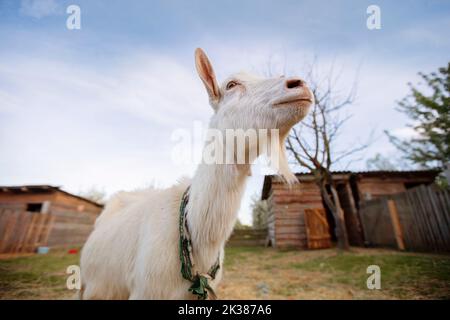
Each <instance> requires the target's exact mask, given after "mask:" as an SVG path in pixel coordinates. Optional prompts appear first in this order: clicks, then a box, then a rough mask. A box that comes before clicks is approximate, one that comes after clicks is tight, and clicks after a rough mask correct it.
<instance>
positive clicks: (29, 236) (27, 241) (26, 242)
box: [20, 213, 38, 252]
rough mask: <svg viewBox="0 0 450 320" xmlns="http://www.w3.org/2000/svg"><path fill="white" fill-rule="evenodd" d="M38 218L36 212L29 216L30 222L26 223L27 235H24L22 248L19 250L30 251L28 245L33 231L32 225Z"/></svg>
mask: <svg viewBox="0 0 450 320" xmlns="http://www.w3.org/2000/svg"><path fill="white" fill-rule="evenodd" d="M37 219H38V214H37V213H33V215H32V217H31V222H30V224H29V225H28V230H27V235H26V237H25V240H24V242H23V245H22V248H21V250H20V252H31V251H32V250H31V245H30V241H31V239H32V236H33V232H34V227H35V224H36V221H37Z"/></svg>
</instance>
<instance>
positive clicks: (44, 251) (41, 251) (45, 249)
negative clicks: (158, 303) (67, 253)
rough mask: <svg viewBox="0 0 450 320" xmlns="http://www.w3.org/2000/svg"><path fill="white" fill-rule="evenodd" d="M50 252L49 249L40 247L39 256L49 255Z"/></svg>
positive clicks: (38, 249)
mask: <svg viewBox="0 0 450 320" xmlns="http://www.w3.org/2000/svg"><path fill="white" fill-rule="evenodd" d="M49 251H50V248H49V247H38V248H37V253H38V254H47V253H48V252H49Z"/></svg>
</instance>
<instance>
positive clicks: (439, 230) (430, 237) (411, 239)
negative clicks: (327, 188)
mask: <svg viewBox="0 0 450 320" xmlns="http://www.w3.org/2000/svg"><path fill="white" fill-rule="evenodd" d="M360 214H361V220H362V221H363V224H364V230H365V237H366V241H368V243H369V244H371V245H377V246H394V247H398V248H400V249H406V250H413V251H450V191H448V190H438V189H436V188H434V187H432V186H419V187H416V188H413V189H409V190H408V191H406V192H403V193H400V194H396V195H392V196H385V197H381V198H379V199H375V200H370V201H366V202H365V203H363V205H362V207H361V210H360Z"/></svg>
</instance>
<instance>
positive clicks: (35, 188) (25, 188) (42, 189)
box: [0, 184, 103, 208]
mask: <svg viewBox="0 0 450 320" xmlns="http://www.w3.org/2000/svg"><path fill="white" fill-rule="evenodd" d="M6 192H11V193H17V194H19V193H21V194H23V193H48V192H50V193H51V192H61V193H64V194H66V195H68V196H70V197H73V198H76V199H79V200H82V201H86V202H89V203H91V204H93V205H95V206H97V207H99V208H103V205H102V204H100V203H97V202H95V201H92V200H90V199H87V198H84V197H81V196H78V195H76V194H73V193H70V192H67V191H64V190H62V189H61V187H60V186H51V185H45V184H43V185H21V186H0V193H6Z"/></svg>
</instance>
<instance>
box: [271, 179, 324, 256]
mask: <svg viewBox="0 0 450 320" xmlns="http://www.w3.org/2000/svg"><path fill="white" fill-rule="evenodd" d="M271 192H272V195H271V205H272V212H273V218H272V219H273V222H272V223H273V228H274V243H273V245H274V246H275V247H277V248H289V247H295V248H302V249H306V248H307V241H306V237H307V235H306V225H305V216H304V214H305V209H317V208H323V205H322V198H321V196H320V190H319V188H318V187H317V186H316V185H315V184H314V183H313V182H311V181H303V182H301V183H300V184H296V185H293V186H292V187H291V189H290V188H289V187H288V186H287V185H285V184H283V183H281V182H278V181H274V182H273V184H272V190H271ZM270 228H271V226H270V223H269V229H270Z"/></svg>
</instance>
